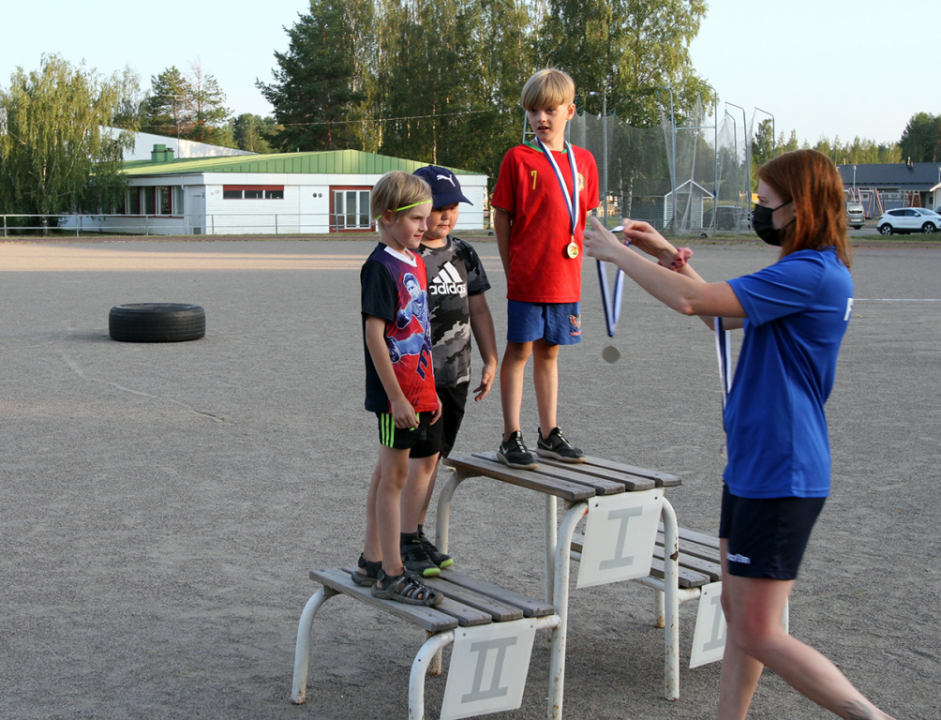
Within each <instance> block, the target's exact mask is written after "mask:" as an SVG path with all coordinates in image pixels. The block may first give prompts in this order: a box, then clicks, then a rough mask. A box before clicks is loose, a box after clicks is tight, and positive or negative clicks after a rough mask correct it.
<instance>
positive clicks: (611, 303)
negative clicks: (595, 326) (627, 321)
mask: <svg viewBox="0 0 941 720" xmlns="http://www.w3.org/2000/svg"><path fill="white" fill-rule="evenodd" d="M598 284H599V285H600V286H601V304H602V305H603V306H604V322H605V325H607V327H608V337H614V330H615V328H616V327H617V326H618V320H619V319H620V318H621V300H622V298H623V296H624V271H623V270H621V269H620V268H618V272H617V275H615V276H614V297H613V298H612V297H611V292H610V290H609V289H608V273H607V272H606V271H605V266H604V263H603V262H601V260H598Z"/></svg>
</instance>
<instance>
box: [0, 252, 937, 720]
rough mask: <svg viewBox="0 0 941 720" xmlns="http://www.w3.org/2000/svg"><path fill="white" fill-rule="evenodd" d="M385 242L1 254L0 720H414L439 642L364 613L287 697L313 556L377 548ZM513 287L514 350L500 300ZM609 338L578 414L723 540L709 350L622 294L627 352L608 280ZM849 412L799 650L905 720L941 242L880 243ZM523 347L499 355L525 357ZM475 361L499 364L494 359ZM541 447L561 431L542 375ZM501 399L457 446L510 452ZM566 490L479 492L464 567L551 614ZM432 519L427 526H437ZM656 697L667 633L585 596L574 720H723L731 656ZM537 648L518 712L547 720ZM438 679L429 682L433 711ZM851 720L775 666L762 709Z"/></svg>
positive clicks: (705, 336) (579, 384) (318, 636)
mask: <svg viewBox="0 0 941 720" xmlns="http://www.w3.org/2000/svg"><path fill="white" fill-rule="evenodd" d="M372 247H373V243H372V242H369V241H358V242H357V241H331V242H327V241H311V242H289V241H250V242H174V241H166V240H164V241H160V242H81V243H71V242H57V243H49V244H34V243H9V244H0V302H2V305H3V308H4V310H5V312H4V313H3V318H2V320H0V361H2V367H3V373H2V376H0V408H2V412H0V422H2V424H3V432H2V433H0V448H2V453H3V457H5V458H6V460H5V462H4V468H5V469H4V473H3V475H4V479H3V482H2V483H0V579H2V582H0V607H2V608H3V612H2V613H0V717H3V718H11V719H14V720H28V719H33V718H35V719H42V720H51V719H58V718H75V719H78V718H101V719H108V720H111V719H113V720H125V719H126V718H149V719H150V718H153V719H162V718H187V719H189V718H197V717H198V718H220V719H225V720H235V719H239V718H246V719H252V720H258V719H267V718H272V719H282V718H284V719H292V720H293V719H302V718H303V719H307V718H317V719H330V718H338V719H344V720H345V719H348V718H355V719H356V720H371V719H373V718H376V719H379V718H403V717H405V716H406V714H407V699H406V689H407V682H408V671H409V666H410V663H411V659H412V656H413V655H414V652H415V651H416V650H417V649H418V647H419V645H420V643H421V640H422V638H421V634H420V633H418V632H417V631H416V630H415V629H414V628H413V627H412V626H410V625H407V624H405V623H403V622H401V621H397V620H395V619H394V618H392V617H387V616H384V615H379V614H377V613H375V612H374V611H372V610H370V609H368V608H367V607H365V606H364V605H361V604H360V603H356V602H353V601H351V600H349V599H347V598H337V599H334V600H331V601H330V603H328V604H327V605H326V606H325V607H324V608H323V609H322V610H321V612H320V614H319V616H318V618H317V619H316V621H315V624H314V630H313V642H314V651H313V658H312V661H311V673H310V686H309V693H308V698H309V700H308V703H307V705H304V706H294V705H292V704H291V703H290V702H289V693H290V683H291V669H292V663H293V652H294V636H295V632H296V627H297V619H298V616H299V613H300V610H301V608H302V606H303V604H304V602H305V601H306V600H307V598H308V597H309V596H310V595H311V594H312V593H313V591H314V590H315V589H316V586H315V585H314V584H313V583H311V582H310V581H309V580H308V578H307V571H308V570H309V569H311V568H317V567H328V566H335V565H339V564H348V563H350V562H352V561H354V560H355V558H356V556H357V555H358V553H359V550H360V546H361V542H362V532H363V522H364V498H365V493H366V487H367V484H368V479H369V475H370V471H371V469H372V466H373V463H374V461H375V454H376V442H375V433H376V430H375V420H374V418H373V417H372V416H371V415H369V414H367V413H366V412H365V411H363V410H362V401H363V397H362V396H363V360H362V357H363V350H362V339H361V330H360V319H359V311H358V307H359V282H358V271H359V267H360V265H361V264H362V261H363V259H364V258H365V257H366V255H368V253H369V251H370V250H371V249H372ZM477 247H478V250H479V252H480V254H481V256H482V258H483V260H484V264H485V266H486V267H487V269H488V271H489V272H490V274H491V281H492V283H493V286H494V287H493V290H492V291H491V292H490V293H489V295H488V297H489V299H490V305H491V307H492V309H493V312H494V318H495V321H496V325H497V334H498V337H502V336H503V333H504V331H505V326H506V321H505V309H504V302H503V300H502V298H503V297H504V292H505V287H506V286H505V280H504V277H503V273H502V270H501V269H500V262H499V259H498V254H497V248H496V245H495V244H494V243H493V242H492V241H491V242H481V243H480V244H479V245H478V246H477ZM694 249H695V251H696V257H695V259H694V261H693V262H694V264H695V265H696V267H697V269H698V270H699V271H700V272H701V273H702V274H703V275H704V276H705V277H707V278H711V279H720V278H726V277H732V276H736V275H740V274H743V273H747V272H751V271H754V270H757V269H758V268H760V267H762V266H764V265H767V264H769V263H770V262H772V261H773V260H774V258H775V251H774V250H773V249H771V248H767V247H764V246H761V245H758V244H754V243H744V244H742V243H736V244H726V245H723V244H709V243H698V244H695V245H694ZM585 271H586V272H585V292H584V303H583V329H584V342H583V343H582V344H581V345H580V346H578V347H575V348H571V349H566V350H564V351H563V352H562V353H561V361H560V374H561V387H560V422H561V424H562V426H563V428H564V429H565V430H566V434H567V435H568V436H569V437H571V438H572V439H573V440H574V441H575V442H576V443H577V444H579V445H581V446H582V447H584V448H586V449H588V450H589V451H590V452H592V454H596V455H601V456H604V457H608V458H611V459H616V460H621V461H625V462H630V463H632V464H635V465H641V466H646V467H653V468H659V469H662V470H665V471H668V472H672V473H674V474H677V475H679V476H681V477H682V478H683V485H682V487H678V488H674V489H671V490H670V491H669V494H668V496H669V498H670V500H671V502H672V503H673V504H674V506H675V508H676V510H677V514H678V517H679V519H680V522H681V524H682V525H684V526H686V527H689V528H691V529H694V530H698V531H701V532H707V533H712V534H714V533H715V531H716V528H717V525H718V515H719V494H720V477H721V471H722V467H723V455H722V447H723V434H722V426H721V419H720V404H721V401H720V397H719V383H718V380H717V373H716V361H715V350H714V347H713V343H712V337H711V334H710V333H708V332H706V331H705V330H704V329H703V327H702V325H701V324H700V323H699V322H698V321H697V320H694V319H689V318H685V317H682V316H679V315H676V314H675V313H672V312H671V311H669V310H667V309H665V308H663V307H662V306H660V305H658V304H657V303H656V302H655V301H653V300H652V299H649V298H648V297H647V296H646V295H644V294H643V293H641V292H640V291H639V290H637V289H636V288H633V287H628V288H627V290H626V292H625V305H624V312H623V316H622V319H621V325H620V327H619V330H618V335H617V339H616V343H617V345H618V346H619V348H620V350H621V353H622V359H621V362H619V363H618V364H616V365H607V364H605V363H604V362H603V361H602V359H601V350H602V348H603V347H604V345H605V344H606V340H607V338H606V337H605V332H604V322H603V315H602V311H601V307H600V300H599V295H598V290H597V281H596V278H595V273H594V267H593V264H592V265H586V268H585ZM854 277H855V280H856V305H855V312H854V318H853V321H852V323H851V324H850V329H849V332H848V334H847V336H846V339H845V341H844V346H843V352H842V355H841V359H840V366H839V370H838V376H837V382H836V387H835V388H834V392H833V395H832V397H831V399H830V403H829V406H828V414H829V418H830V425H831V439H832V446H833V457H834V470H833V493H832V496H831V498H830V500H829V501H828V503H827V506H826V508H825V510H824V513H823V515H822V516H821V519H820V521H819V523H818V526H817V529H816V530H815V532H814V536H813V538H812V539H811V545H810V548H809V550H808V554H807V556H806V560H805V563H804V567H803V572H802V575H801V578H800V579H799V580H798V583H797V586H796V589H795V592H794V595H793V598H792V604H791V631H792V633H793V634H794V635H795V636H796V637H798V638H800V639H802V640H805V641H806V642H809V643H810V644H811V645H813V646H814V647H816V648H817V649H819V650H821V651H822V652H824V653H825V654H826V655H827V656H828V657H830V658H831V659H833V660H834V661H835V662H836V663H837V665H839V667H840V668H841V669H842V670H843V671H844V672H846V674H847V675H848V676H849V677H850V679H851V680H853V682H855V683H856V684H857V685H858V686H859V687H860V688H861V689H862V690H863V692H864V693H865V694H867V695H868V696H869V697H870V698H872V700H873V701H874V702H876V703H877V704H878V705H880V706H882V707H884V708H885V709H886V710H887V711H889V712H891V713H893V714H894V715H896V716H897V717H898V718H899V719H900V720H902V719H903V718H905V719H907V720H908V719H910V720H938V718H941V700H939V696H938V680H939V677H941V608H939V602H938V597H939V596H941V567H939V562H938V557H939V555H941V535H939V532H938V528H939V510H941V502H939V495H941V490H939V481H941V471H939V467H941V410H939V402H938V398H939V395H938V388H939V371H941V363H939V359H941V302H939V300H941V251H939V249H937V248H931V247H909V248H904V247H882V248H880V247H864V248H861V249H859V250H858V252H857V255H856V262H855V264H854ZM132 302H192V303H197V304H199V305H202V306H203V307H204V308H205V309H206V315H207V326H208V329H207V335H206V337H205V338H204V339H202V340H199V341H197V342H190V343H178V344H168V345H142V344H126V343H117V342H113V341H111V340H110V339H109V337H108V331H107V318H108V310H109V309H110V307H112V306H113V305H118V304H123V303H132ZM501 345H502V341H501ZM478 367H479V365H478ZM523 417H524V432H525V433H526V437H527V438H528V439H530V441H532V439H533V438H534V434H535V425H536V412H535V402H534V399H533V393H532V390H531V387H529V386H527V391H526V396H525V401H524V408H523ZM500 429H501V419H500V405H499V397H498V395H497V393H496V392H495V393H494V394H492V395H491V396H490V397H489V398H487V399H486V400H484V401H483V402H481V403H479V404H475V405H473V406H472V407H470V408H469V412H468V417H467V420H466V423H465V429H464V430H463V432H462V434H461V436H460V437H459V438H458V446H457V448H456V450H455V452H471V451H476V450H490V449H495V448H496V446H497V444H498V440H499V435H500ZM542 508H543V503H542V498H541V497H539V496H537V495H536V494H535V493H532V492H528V491H525V490H521V489H518V488H513V487H504V486H501V485H499V484H497V483H495V482H493V481H488V480H482V479H478V480H471V481H468V482H466V483H464V485H462V487H461V490H460V491H459V492H458V494H457V496H456V498H455V506H454V510H453V513H452V527H451V539H452V544H451V549H452V551H453V553H454V555H455V556H456V558H457V563H458V568H459V569H461V570H462V571H466V572H469V573H471V574H476V575H480V576H483V577H490V578H493V579H495V580H497V581H498V582H500V583H502V584H504V585H505V586H507V587H510V588H513V589H517V590H520V591H522V592H526V593H530V594H534V595H536V596H538V594H539V592H540V590H539V588H540V583H541V577H542ZM432 523H433V519H432V520H431V521H430V523H429V524H432ZM694 605H695V604H694V603H690V604H688V605H685V606H683V609H682V617H683V624H682V634H681V644H682V653H683V665H684V667H683V670H682V673H681V692H682V697H681V698H680V700H679V701H677V702H667V701H665V700H663V699H662V696H661V687H662V642H663V636H662V631H659V630H656V629H654V628H653V627H652V624H651V622H652V611H653V596H652V594H651V593H650V592H649V590H646V589H645V588H643V587H642V586H640V585H639V584H637V583H627V584H620V585H613V586H605V587H600V588H590V589H585V590H579V591H574V592H573V593H572V596H571V605H570V624H569V640H568V660H567V666H566V670H567V677H566V691H567V692H566V694H565V716H566V717H567V718H572V719H575V718H621V719H623V718H628V719H630V718H647V719H650V720H654V719H658V718H664V719H667V718H669V719H676V720H679V719H686V718H708V717H711V716H713V715H714V712H715V704H716V699H717V694H718V679H719V665H718V664H713V665H708V666H704V667H700V668H696V669H693V670H689V669H687V668H686V667H685V664H686V660H687V658H688V653H689V645H690V641H691V634H692V627H693V621H694V617H695V607H694ZM547 667H548V649H547V645H546V644H545V643H543V642H540V641H537V643H536V647H535V649H534V652H533V661H532V666H531V669H530V676H529V677H530V681H529V684H528V687H527V692H526V695H525V696H524V700H523V705H522V707H521V708H520V709H519V710H517V711H515V712H510V713H506V714H504V715H503V716H502V717H506V718H512V719H513V720H517V719H522V718H526V719H529V718H533V719H535V718H542V717H544V716H545V700H544V698H545V694H546V687H547V684H546V673H547ZM443 689H444V679H443V678H440V679H430V680H429V682H428V691H427V692H428V697H427V701H428V702H427V707H428V709H429V717H437V709H438V708H439V707H440V700H441V696H442V693H443ZM750 717H751V718H754V719H755V720H758V719H763V718H768V719H771V718H774V719H775V720H777V719H779V718H791V719H798V720H800V719H803V718H823V717H828V715H827V714H826V713H825V712H824V711H822V710H820V709H819V708H817V707H816V706H814V705H812V704H811V703H809V702H808V701H806V700H804V699H803V698H802V697H800V696H799V695H797V694H796V693H795V692H793V691H791V690H790V689H789V688H788V687H787V686H786V685H785V684H784V683H782V682H781V681H780V680H779V679H778V678H776V677H774V676H773V675H772V674H771V673H770V672H768V673H766V675H765V677H764V679H763V680H762V682H761V684H760V686H759V690H758V693H757V695H756V698H755V702H754V705H753V710H752V712H751V715H750Z"/></svg>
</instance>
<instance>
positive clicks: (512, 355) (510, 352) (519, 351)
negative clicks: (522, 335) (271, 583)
mask: <svg viewBox="0 0 941 720" xmlns="http://www.w3.org/2000/svg"><path fill="white" fill-rule="evenodd" d="M532 352H533V344H532V343H520V342H513V341H512V340H510V341H508V342H507V344H506V352H505V353H504V354H503V362H504V363H506V362H511V363H512V362H525V361H527V360H529V356H530V355H531V354H532Z"/></svg>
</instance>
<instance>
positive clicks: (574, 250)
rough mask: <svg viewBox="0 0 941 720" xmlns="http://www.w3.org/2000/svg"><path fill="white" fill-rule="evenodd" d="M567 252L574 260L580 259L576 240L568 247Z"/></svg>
mask: <svg viewBox="0 0 941 720" xmlns="http://www.w3.org/2000/svg"><path fill="white" fill-rule="evenodd" d="M565 252H566V253H568V256H569V257H570V258H571V259H572V260H574V259H575V258H577V257H578V245H577V244H576V243H575V241H574V240H573V241H572V242H570V243H569V244H568V245H567V246H566V248H565Z"/></svg>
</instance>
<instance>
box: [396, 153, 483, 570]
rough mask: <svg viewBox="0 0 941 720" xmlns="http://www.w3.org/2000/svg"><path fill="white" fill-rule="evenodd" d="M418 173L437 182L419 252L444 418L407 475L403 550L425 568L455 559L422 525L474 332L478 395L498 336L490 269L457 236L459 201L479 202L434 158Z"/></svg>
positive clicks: (457, 411)
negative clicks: (479, 367)
mask: <svg viewBox="0 0 941 720" xmlns="http://www.w3.org/2000/svg"><path fill="white" fill-rule="evenodd" d="M414 174H415V175H417V176H418V177H420V178H422V179H423V180H424V181H425V182H427V183H428V185H429V186H431V198H432V209H431V214H430V215H429V216H428V221H427V223H428V229H427V230H426V231H425V234H424V236H423V237H422V241H421V245H420V246H419V248H418V253H419V254H420V255H421V256H422V259H423V260H424V261H425V270H426V272H427V279H428V294H429V295H430V296H431V299H432V303H431V305H432V310H431V339H432V359H433V360H432V362H433V365H434V375H435V389H436V391H437V393H438V397H439V399H440V401H441V405H442V413H441V420H440V421H439V422H437V423H435V424H434V425H431V426H430V427H429V428H428V431H429V432H428V437H427V440H426V441H425V442H420V443H418V444H417V445H416V446H415V447H414V448H412V450H411V454H410V459H409V473H408V481H407V482H406V485H405V488H404V490H403V491H402V557H403V561H404V563H405V566H406V567H407V568H408V569H410V570H412V571H413V572H417V573H419V574H421V575H425V572H424V571H428V572H434V570H435V569H444V568H447V567H450V566H451V565H452V564H453V563H454V561H453V559H452V558H451V557H450V556H448V555H445V554H444V553H442V552H440V551H439V550H438V549H437V548H436V547H435V546H434V544H432V542H431V541H430V540H429V539H428V538H426V537H425V534H424V531H423V525H424V522H425V514H426V513H427V511H428V505H429V503H430V501H431V495H432V492H433V491H434V486H435V477H436V476H437V471H438V462H439V460H440V458H441V457H442V456H443V457H447V456H448V454H449V453H450V452H451V449H452V448H453V447H454V441H455V439H456V438H457V433H458V430H459V429H460V427H461V422H462V421H463V419H464V406H465V404H466V403H467V394H468V390H469V388H470V380H471V372H470V364H471V334H472V333H473V336H474V340H476V342H477V349H478V350H479V351H480V356H481V359H482V360H483V363H484V367H483V371H482V373H481V378H480V385H478V386H477V387H476V388H474V391H473V392H474V400H475V401H479V400H483V399H484V398H485V397H486V396H487V394H488V393H489V392H490V388H491V387H492V386H493V381H494V379H495V378H496V374H497V339H496V334H495V332H494V329H493V317H492V316H491V314H490V307H489V306H488V305H487V299H486V297H485V296H484V293H485V292H486V291H487V290H489V289H490V281H489V280H488V279H487V273H486V272H485V271H484V268H483V265H481V262H480V258H479V257H478V255H477V253H476V252H475V251H474V248H473V247H471V245H470V244H469V243H466V242H464V241H463V240H461V239H459V238H456V237H454V236H453V235H451V231H452V230H453V229H454V225H455V224H456V223H457V219H458V215H459V210H458V208H459V205H460V203H467V204H468V205H472V204H473V203H471V201H470V200H468V199H467V198H466V197H465V196H464V193H463V192H462V191H461V183H460V182H459V181H458V179H457V177H456V176H455V175H454V173H452V172H451V171H450V170H447V169H446V168H443V167H438V166H436V165H428V166H426V167H423V168H419V169H418V170H416V171H415V173H414ZM439 450H440V453H439Z"/></svg>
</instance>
